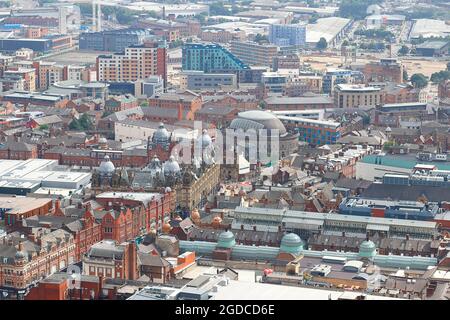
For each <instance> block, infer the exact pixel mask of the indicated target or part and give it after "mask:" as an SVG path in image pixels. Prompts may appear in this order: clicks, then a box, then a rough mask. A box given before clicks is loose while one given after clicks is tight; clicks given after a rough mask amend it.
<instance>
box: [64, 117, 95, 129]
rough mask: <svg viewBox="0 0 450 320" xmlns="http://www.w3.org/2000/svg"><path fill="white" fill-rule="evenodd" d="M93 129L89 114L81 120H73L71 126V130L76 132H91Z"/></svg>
mask: <svg viewBox="0 0 450 320" xmlns="http://www.w3.org/2000/svg"><path fill="white" fill-rule="evenodd" d="M92 127H93V124H92V121H91V119H90V118H89V116H88V115H87V113H83V114H82V115H81V117H80V118H79V119H73V120H72V121H71V122H70V124H69V129H70V130H76V131H86V130H90V129H92Z"/></svg>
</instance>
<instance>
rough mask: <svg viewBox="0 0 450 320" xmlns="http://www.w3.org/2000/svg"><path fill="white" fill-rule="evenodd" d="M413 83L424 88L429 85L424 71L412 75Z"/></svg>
mask: <svg viewBox="0 0 450 320" xmlns="http://www.w3.org/2000/svg"><path fill="white" fill-rule="evenodd" d="M411 83H412V84H413V85H414V87H416V88H424V87H426V86H427V85H428V79H427V77H426V76H425V75H423V74H422V73H415V74H413V75H412V76H411Z"/></svg>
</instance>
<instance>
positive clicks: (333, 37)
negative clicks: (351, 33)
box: [305, 17, 352, 47]
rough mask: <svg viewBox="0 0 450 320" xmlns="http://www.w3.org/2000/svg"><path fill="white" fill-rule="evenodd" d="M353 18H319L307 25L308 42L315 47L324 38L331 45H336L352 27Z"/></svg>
mask: <svg viewBox="0 0 450 320" xmlns="http://www.w3.org/2000/svg"><path fill="white" fill-rule="evenodd" d="M351 25H352V20H350V19H346V18H340V17H327V18H320V19H317V21H316V22H315V23H310V24H308V25H306V40H305V41H306V44H307V45H308V46H309V47H315V46H316V44H317V42H319V40H320V38H324V39H325V40H326V41H327V43H328V46H329V47H334V46H335V45H336V44H337V43H338V42H339V40H341V39H342V38H343V36H344V35H345V33H346V32H347V30H348V29H349V28H350V27H351Z"/></svg>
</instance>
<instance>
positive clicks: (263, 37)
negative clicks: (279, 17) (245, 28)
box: [255, 33, 269, 44]
mask: <svg viewBox="0 0 450 320" xmlns="http://www.w3.org/2000/svg"><path fill="white" fill-rule="evenodd" d="M255 42H258V43H259V44H261V43H263V42H269V39H268V38H267V36H266V35H262V34H260V33H258V34H257V35H256V36H255Z"/></svg>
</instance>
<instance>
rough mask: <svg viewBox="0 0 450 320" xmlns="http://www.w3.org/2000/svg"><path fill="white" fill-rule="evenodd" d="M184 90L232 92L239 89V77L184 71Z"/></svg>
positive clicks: (226, 74)
mask: <svg viewBox="0 0 450 320" xmlns="http://www.w3.org/2000/svg"><path fill="white" fill-rule="evenodd" d="M181 77H182V85H181V87H182V88H183V89H187V90H193V91H200V90H208V91H214V90H230V89H231V90H232V89H236V88H237V76H236V75H235V74H231V73H223V74H222V73H205V72H203V71H183V73H182V75H181Z"/></svg>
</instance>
